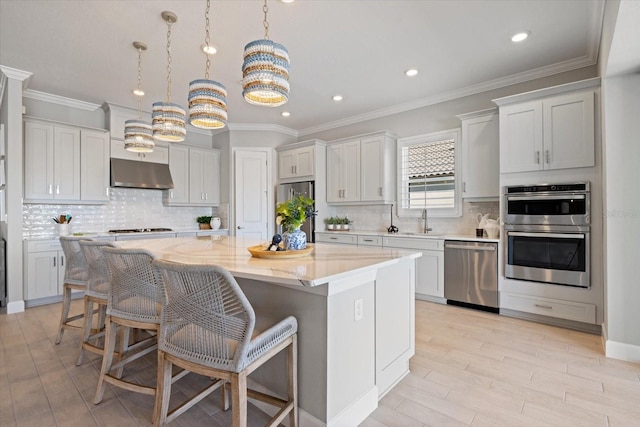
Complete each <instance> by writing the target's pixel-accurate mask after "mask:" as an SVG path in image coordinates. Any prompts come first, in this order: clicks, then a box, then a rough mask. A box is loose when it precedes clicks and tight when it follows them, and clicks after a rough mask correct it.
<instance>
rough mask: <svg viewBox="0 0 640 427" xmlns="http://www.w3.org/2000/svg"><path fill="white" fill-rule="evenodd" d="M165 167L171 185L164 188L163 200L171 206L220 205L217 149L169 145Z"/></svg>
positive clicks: (218, 155)
mask: <svg viewBox="0 0 640 427" xmlns="http://www.w3.org/2000/svg"><path fill="white" fill-rule="evenodd" d="M169 170H170V171H171V177H172V179H173V186H174V188H172V189H170V190H165V191H164V195H163V202H164V204H165V205H171V206H217V205H218V204H220V151H219V150H215V149H203V148H195V147H188V146H185V145H179V144H172V145H171V146H170V148H169Z"/></svg>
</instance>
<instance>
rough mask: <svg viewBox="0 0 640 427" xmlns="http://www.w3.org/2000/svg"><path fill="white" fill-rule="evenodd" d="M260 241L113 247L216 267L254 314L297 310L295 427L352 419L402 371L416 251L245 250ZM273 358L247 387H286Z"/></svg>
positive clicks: (410, 342)
mask: <svg viewBox="0 0 640 427" xmlns="http://www.w3.org/2000/svg"><path fill="white" fill-rule="evenodd" d="M259 243H260V242H256V241H253V240H247V239H239V238H234V237H227V236H206V237H195V238H178V239H156V240H135V241H122V242H116V243H115V244H116V245H117V246H119V247H123V248H144V249H147V250H149V251H151V252H153V253H154V254H155V255H156V256H157V257H159V258H161V259H165V260H170V261H175V262H181V263H188V264H215V265H220V266H222V267H224V268H226V269H227V270H229V271H230V272H231V274H233V276H234V277H235V278H236V280H237V281H238V283H239V285H240V287H241V288H242V290H243V291H244V293H245V294H246V296H247V298H248V299H249V301H250V302H251V304H252V306H253V308H254V310H255V312H256V314H257V317H258V318H259V320H260V321H263V322H265V323H266V324H272V323H275V322H276V321H278V320H280V319H282V318H283V317H285V316H288V315H293V316H295V317H296V318H297V319H298V393H299V394H298V396H299V407H300V425H301V426H324V425H327V426H356V425H358V424H359V423H360V422H362V421H363V420H364V419H365V418H366V417H367V416H368V415H369V414H370V413H371V412H372V411H373V410H374V409H375V408H376V407H377V404H378V400H379V398H380V397H382V396H383V395H384V394H385V393H386V392H387V391H388V390H390V389H391V388H392V387H393V386H394V385H395V384H396V383H397V382H398V381H400V379H402V378H403V377H404V376H405V375H406V374H407V373H408V372H409V359H410V358H411V356H413V354H414V343H415V325H414V291H415V258H417V257H419V256H420V253H419V252H415V251H407V250H397V249H381V248H353V247H345V246H341V245H331V244H322V243H319V244H316V245H315V246H314V250H313V252H312V253H311V254H310V255H308V256H304V257H300V258H292V259H262V258H254V257H252V256H251V254H250V253H249V252H248V251H247V248H248V247H250V246H254V245H256V244H259ZM256 326H257V327H258V328H259V327H260V325H259V324H258V325H256ZM278 356H279V357H276V358H274V359H273V360H272V361H270V362H268V363H267V364H265V365H264V366H262V367H261V368H260V369H258V370H257V371H256V372H255V373H254V374H252V378H253V379H252V380H253V381H254V384H252V386H254V387H255V388H259V387H266V388H268V389H270V390H271V391H274V392H276V393H282V394H284V390H285V386H286V384H285V381H284V380H285V375H284V366H285V365H284V357H283V356H284V355H278ZM256 386H257V387H256Z"/></svg>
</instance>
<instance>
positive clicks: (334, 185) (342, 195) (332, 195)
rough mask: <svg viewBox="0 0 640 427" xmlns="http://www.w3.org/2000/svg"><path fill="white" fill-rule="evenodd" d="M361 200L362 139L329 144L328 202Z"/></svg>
mask: <svg viewBox="0 0 640 427" xmlns="http://www.w3.org/2000/svg"><path fill="white" fill-rule="evenodd" d="M359 201H360V140H355V141H347V142H342V143H340V144H334V145H329V146H327V203H345V202H359Z"/></svg>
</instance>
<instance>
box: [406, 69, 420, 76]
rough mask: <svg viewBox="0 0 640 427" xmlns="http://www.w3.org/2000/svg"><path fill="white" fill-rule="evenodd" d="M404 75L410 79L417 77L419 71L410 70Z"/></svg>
mask: <svg viewBox="0 0 640 427" xmlns="http://www.w3.org/2000/svg"><path fill="white" fill-rule="evenodd" d="M404 74H405V75H406V76H408V77H413V76H417V75H418V70H416V69H415V68H409V69H408V70H407V71H405V72H404Z"/></svg>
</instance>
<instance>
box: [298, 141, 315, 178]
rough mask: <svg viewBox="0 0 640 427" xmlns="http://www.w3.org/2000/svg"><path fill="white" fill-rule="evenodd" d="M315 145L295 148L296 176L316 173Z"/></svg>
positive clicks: (310, 175)
mask: <svg viewBox="0 0 640 427" xmlns="http://www.w3.org/2000/svg"><path fill="white" fill-rule="evenodd" d="M315 151H316V150H315V147H302V148H297V149H296V150H295V153H294V154H295V164H294V169H293V170H294V173H295V175H296V176H309V177H313V175H314V174H315V168H314V165H315Z"/></svg>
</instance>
